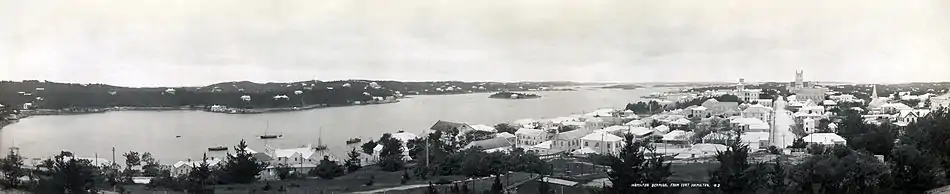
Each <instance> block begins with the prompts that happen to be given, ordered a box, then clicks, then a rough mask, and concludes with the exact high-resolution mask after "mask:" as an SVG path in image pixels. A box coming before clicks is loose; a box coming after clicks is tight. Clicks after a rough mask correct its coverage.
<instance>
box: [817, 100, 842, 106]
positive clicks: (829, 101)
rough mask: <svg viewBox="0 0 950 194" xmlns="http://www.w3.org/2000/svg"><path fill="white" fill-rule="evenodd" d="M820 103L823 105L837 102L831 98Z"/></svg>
mask: <svg viewBox="0 0 950 194" xmlns="http://www.w3.org/2000/svg"><path fill="white" fill-rule="evenodd" d="M821 104H824V105H836V104H838V103H836V102H835V101H833V100H825V101H823V102H821Z"/></svg>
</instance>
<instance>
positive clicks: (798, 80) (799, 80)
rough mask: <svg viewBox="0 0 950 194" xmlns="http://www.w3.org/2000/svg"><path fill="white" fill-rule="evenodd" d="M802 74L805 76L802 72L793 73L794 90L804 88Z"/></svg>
mask: <svg viewBox="0 0 950 194" xmlns="http://www.w3.org/2000/svg"><path fill="white" fill-rule="evenodd" d="M802 74H805V71H804V70H797V71H795V88H805V78H804V76H802Z"/></svg>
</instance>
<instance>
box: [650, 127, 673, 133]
mask: <svg viewBox="0 0 950 194" xmlns="http://www.w3.org/2000/svg"><path fill="white" fill-rule="evenodd" d="M653 131H656V132H657V133H664V134H665V133H666V132H669V131H670V127H667V126H666V125H660V126H656V127H654V128H653Z"/></svg>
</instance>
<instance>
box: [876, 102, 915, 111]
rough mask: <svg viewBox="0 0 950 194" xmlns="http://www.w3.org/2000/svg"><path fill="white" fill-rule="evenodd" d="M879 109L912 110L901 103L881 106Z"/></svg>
mask: <svg viewBox="0 0 950 194" xmlns="http://www.w3.org/2000/svg"><path fill="white" fill-rule="evenodd" d="M881 107H882V108H895V109H899V110H910V109H914V108H911V107H910V106H907V105H906V104H903V103H887V104H884V105H882V106H881Z"/></svg>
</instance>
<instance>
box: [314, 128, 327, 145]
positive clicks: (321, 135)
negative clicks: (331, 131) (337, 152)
mask: <svg viewBox="0 0 950 194" xmlns="http://www.w3.org/2000/svg"><path fill="white" fill-rule="evenodd" d="M313 150H315V151H323V150H327V145H323V127H321V128H320V137H318V139H317V146H316V147H313Z"/></svg>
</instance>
